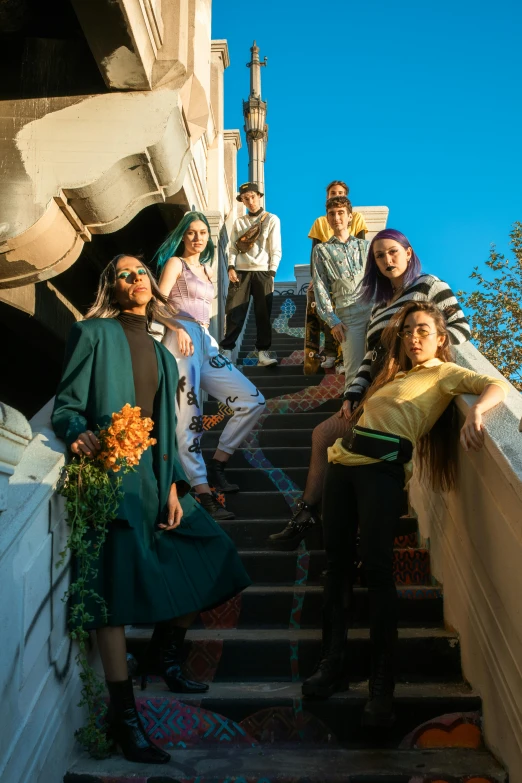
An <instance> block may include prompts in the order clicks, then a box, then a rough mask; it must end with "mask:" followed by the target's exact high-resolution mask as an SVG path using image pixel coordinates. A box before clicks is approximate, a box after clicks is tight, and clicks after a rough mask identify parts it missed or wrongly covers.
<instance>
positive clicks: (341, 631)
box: [302, 607, 349, 699]
mask: <svg viewBox="0 0 522 783" xmlns="http://www.w3.org/2000/svg"><path fill="white" fill-rule="evenodd" d="M347 631H348V628H347V621H346V613H345V612H344V611H343V610H342V609H341V608H340V607H339V608H338V609H337V610H336V611H335V614H334V615H333V619H329V618H328V612H327V610H325V612H324V613H323V629H322V632H323V638H322V645H321V657H320V660H319V663H318V664H317V666H316V669H315V671H314V673H313V674H312V676H311V677H309V678H308V679H307V680H305V681H304V682H303V685H302V692H303V696H309V697H310V696H313V697H315V698H316V699H328V698H329V697H330V696H333V694H334V693H339V692H341V691H347V690H348V688H349V679H348V674H347V673H346V636H347Z"/></svg>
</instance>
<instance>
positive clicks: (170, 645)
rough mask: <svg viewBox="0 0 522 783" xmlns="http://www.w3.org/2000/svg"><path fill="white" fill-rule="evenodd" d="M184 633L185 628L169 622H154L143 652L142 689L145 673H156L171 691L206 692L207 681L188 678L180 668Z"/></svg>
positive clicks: (185, 631)
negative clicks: (145, 650)
mask: <svg viewBox="0 0 522 783" xmlns="http://www.w3.org/2000/svg"><path fill="white" fill-rule="evenodd" d="M186 633H187V629H186V628H181V627H180V626H179V625H173V624H172V623H171V622H164V623H156V625H155V626H154V632H153V634H152V638H151V640H150V643H149V646H148V648H147V652H146V653H145V662H144V665H143V674H142V680H141V688H142V690H143V689H144V688H145V685H146V682H147V674H157V675H159V676H160V677H163V679H164V680H165V682H166V684H167V687H168V689H169V691H172V692H173V693H206V691H208V685H207V683H205V682H195V681H194V680H188V679H187V678H186V677H185V675H184V674H183V671H182V669H181V658H182V655H181V654H182V651H183V642H184V641H185V636H186Z"/></svg>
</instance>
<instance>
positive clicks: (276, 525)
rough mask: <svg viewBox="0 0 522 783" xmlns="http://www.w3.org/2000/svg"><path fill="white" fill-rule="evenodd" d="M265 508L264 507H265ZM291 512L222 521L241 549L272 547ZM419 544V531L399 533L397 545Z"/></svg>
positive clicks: (397, 546) (400, 546)
mask: <svg viewBox="0 0 522 783" xmlns="http://www.w3.org/2000/svg"><path fill="white" fill-rule="evenodd" d="M230 497H231V496H230V495H228V496H227V507H229V501H230ZM263 510H264V509H263ZM288 518H289V514H288V513H287V515H286V517H284V518H281V519H249V520H248V521H247V520H245V519H236V520H233V521H227V522H221V523H220V524H221V527H222V528H223V530H225V531H226V532H227V533H228V535H229V536H230V537H231V538H232V539H233V540H234V542H235V543H236V545H237V546H238V547H239V548H240V549H265V548H266V549H270V546H269V544H268V536H269V535H271V534H272V533H278V532H279V531H280V530H282V529H283V527H284V526H285V524H286V522H287V521H288ZM400 528H401V524H400V520H398V522H397V531H399V530H400ZM417 546H418V535H417V533H410V534H408V535H406V536H404V535H399V536H397V537H396V539H395V547H396V548H397V549H401V548H411V547H414V548H415V547H417Z"/></svg>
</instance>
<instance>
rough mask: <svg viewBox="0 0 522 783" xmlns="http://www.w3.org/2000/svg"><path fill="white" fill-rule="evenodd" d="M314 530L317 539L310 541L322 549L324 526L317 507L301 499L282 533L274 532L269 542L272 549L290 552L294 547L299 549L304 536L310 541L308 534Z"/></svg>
mask: <svg viewBox="0 0 522 783" xmlns="http://www.w3.org/2000/svg"><path fill="white" fill-rule="evenodd" d="M312 531H313V532H314V533H315V534H316V535H315V536H314V538H315V539H316V541H313V542H310V543H314V545H315V548H317V549H321V543H320V539H321V532H322V528H321V521H320V519H319V515H318V513H317V507H316V506H309V505H308V503H305V501H304V500H302V499H301V500H299V501H298V503H297V507H296V510H295V512H294V514H293V516H292V519H291V520H290V522H289V523H288V524H287V526H286V527H285V528H284V529H283V530H281V532H280V533H273V534H272V535H271V536H268V543H269V544H270V546H271V547H272V549H277V550H280V551H284V552H290V551H291V550H293V549H297V547H298V546H299V544H300V543H301V541H302V540H303V539H304V538H306V539H307V541H308V535H309V533H310V532H312ZM310 548H312V547H310Z"/></svg>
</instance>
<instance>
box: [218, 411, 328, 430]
mask: <svg viewBox="0 0 522 783" xmlns="http://www.w3.org/2000/svg"><path fill="white" fill-rule="evenodd" d="M331 416H332V414H331V413H330V412H329V411H325V412H324V413H315V411H314V410H312V411H310V412H309V413H274V414H269V415H268V416H267V417H266V418H265V419H264V420H263V431H265V430H281V429H285V430H288V429H292V430H293V431H295V432H299V431H300V430H305V429H309V430H313V428H314V427H317V425H318V424H322V422H323V421H326V419H329V418H331ZM229 418H230V417H229V416H227V417H226V418H224V419H222V421H219V422H218V423H217V424H216V425H215V426H213V427H212V429H210V430H208V432H217V431H219V430H223V429H224V428H225V426H226V423H227V421H228V420H229ZM293 420H295V421H293ZM293 425H295V426H293Z"/></svg>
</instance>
